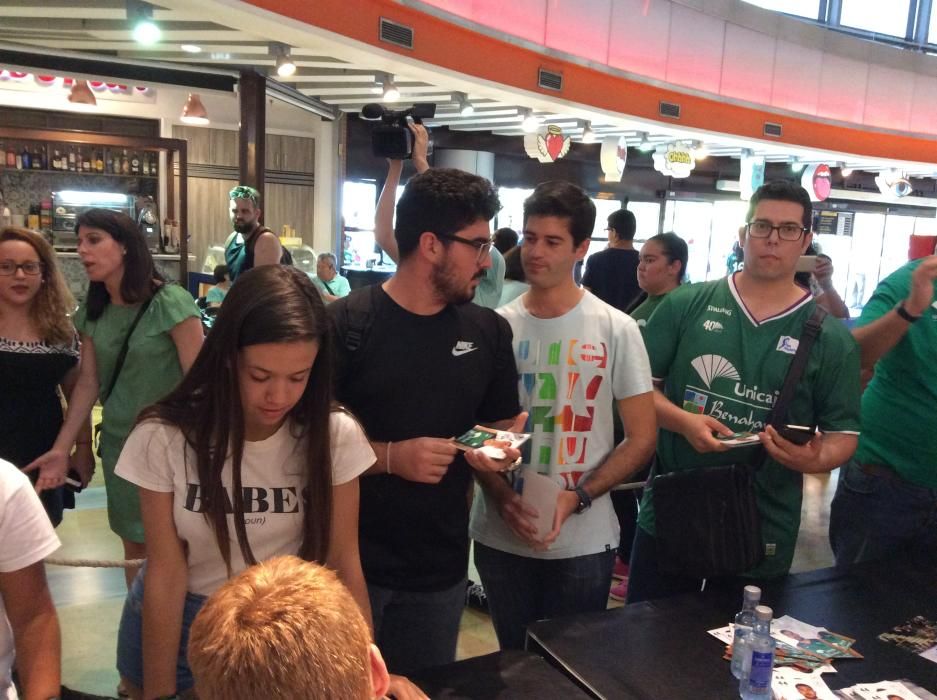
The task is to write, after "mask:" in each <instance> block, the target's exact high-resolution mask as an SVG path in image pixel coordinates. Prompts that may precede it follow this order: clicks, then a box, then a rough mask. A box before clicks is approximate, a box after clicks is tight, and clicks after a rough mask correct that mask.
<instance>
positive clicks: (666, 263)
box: [629, 232, 689, 326]
mask: <svg viewBox="0 0 937 700" xmlns="http://www.w3.org/2000/svg"><path fill="white" fill-rule="evenodd" d="M688 258H689V252H688V249H687V244H686V241H684V240H683V239H682V238H680V236H678V235H677V234H675V233H672V232H668V233H659V234H657V235H656V236H651V237H650V238H648V239H647V241H646V242H645V243H644V245H643V246H642V247H641V255H640V257H639V258H638V286H639V287H641V289H642V290H644V292H646V293H647V298H646V299H645V300H644V301H643V302H641V304H640V305H639V306H637V307H636V308H635V309H633V310H632V311H631V312H630V313H629V315H630V316H631V318H633V319H634V320H635V321H637V322H638V325H640V326H643V325H644V323H647V319H649V318H650V317H651V314H652V313H654V309H656V308H657V306H658V304H660V303H661V301H663V299H664V297H665V296H667V294H669V293H670V292H672V291H673V290H675V289H676V288H677V287H679V286H680V284H681V283H682V282H683V278H684V277H685V276H686V264H687V259H688ZM642 321H643V323H642Z"/></svg>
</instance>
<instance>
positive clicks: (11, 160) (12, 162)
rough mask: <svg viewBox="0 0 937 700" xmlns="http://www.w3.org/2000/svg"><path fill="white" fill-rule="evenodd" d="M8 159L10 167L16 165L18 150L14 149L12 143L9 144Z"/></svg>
mask: <svg viewBox="0 0 937 700" xmlns="http://www.w3.org/2000/svg"><path fill="white" fill-rule="evenodd" d="M6 159H7V167H8V168H15V167H16V151H14V150H13V144H12V143H11V144H8V145H7V152H6Z"/></svg>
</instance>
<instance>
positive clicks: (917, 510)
mask: <svg viewBox="0 0 937 700" xmlns="http://www.w3.org/2000/svg"><path fill="white" fill-rule="evenodd" d="M853 335H854V336H855V338H856V340H857V341H858V342H859V346H860V347H861V348H862V369H863V370H864V371H869V372H871V371H872V370H873V369H874V371H875V376H874V377H873V378H872V381H871V382H869V385H868V387H867V388H866V390H865V393H864V394H863V396H862V436H861V437H860V438H859V448H858V450H856V456H855V459H853V461H851V462H850V463H849V464H847V465H846V466H844V467H843V469H842V472H841V473H840V477H839V484H838V485H837V487H836V496H835V497H834V498H833V505H832V508H831V511H830V544H831V545H832V547H833V554H834V555H835V556H836V563H837V565H843V566H848V565H849V564H852V563H854V562H858V561H864V560H871V559H880V558H883V557H885V556H891V555H894V554H896V553H898V552H902V551H904V552H910V553H911V554H912V555H914V556H919V557H922V558H924V559H926V560H927V561H929V562H930V563H932V564H933V563H937V527H935V525H937V521H935V520H934V513H935V508H937V412H935V407H937V255H931V256H929V257H926V258H921V259H918V260H912V261H911V262H909V263H907V264H906V265H904V266H903V267H901V268H899V269H898V270H896V271H895V272H893V273H892V274H891V275H889V276H888V277H886V278H885V279H884V280H882V281H881V282H880V283H879V285H878V287H877V288H876V289H875V293H874V294H872V298H871V299H869V302H868V303H867V304H866V305H865V307H864V308H863V309H862V315H861V316H860V317H859V320H858V322H857V327H856V329H855V330H854V331H853Z"/></svg>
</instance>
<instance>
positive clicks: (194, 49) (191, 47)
mask: <svg viewBox="0 0 937 700" xmlns="http://www.w3.org/2000/svg"><path fill="white" fill-rule="evenodd" d="M179 48H180V49H182V50H183V51H185V52H186V53H202V47H201V46H196V45H195V44H181V45H180V46H179Z"/></svg>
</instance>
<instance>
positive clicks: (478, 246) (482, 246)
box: [436, 233, 494, 263]
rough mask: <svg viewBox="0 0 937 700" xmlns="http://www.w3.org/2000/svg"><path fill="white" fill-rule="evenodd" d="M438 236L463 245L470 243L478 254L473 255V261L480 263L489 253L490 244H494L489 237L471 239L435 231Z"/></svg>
mask: <svg viewBox="0 0 937 700" xmlns="http://www.w3.org/2000/svg"><path fill="white" fill-rule="evenodd" d="M436 236H437V237H438V238H442V239H445V240H447V241H456V242H457V243H463V244H464V245H470V246H472V247H473V248H474V249H475V250H477V251H478V254H477V255H476V256H475V262H477V263H480V262H481V261H482V260H484V259H485V256H486V255H488V254H490V253H491V246H492V245H494V242H493V241H492V240H491V239H490V238H489V239H488V240H485V241H479V240H472V239H471V238H462V236H456V235H454V234H451V233H450V234H448V235H445V234H441V233H437V234H436Z"/></svg>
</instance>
